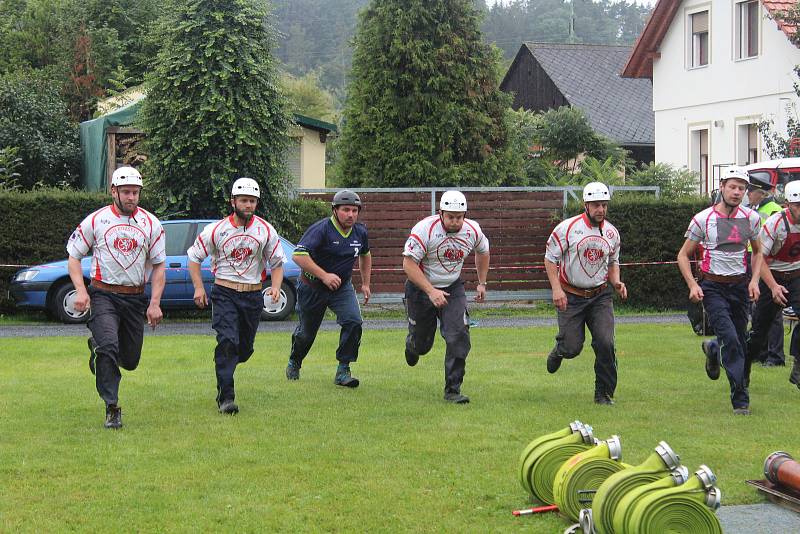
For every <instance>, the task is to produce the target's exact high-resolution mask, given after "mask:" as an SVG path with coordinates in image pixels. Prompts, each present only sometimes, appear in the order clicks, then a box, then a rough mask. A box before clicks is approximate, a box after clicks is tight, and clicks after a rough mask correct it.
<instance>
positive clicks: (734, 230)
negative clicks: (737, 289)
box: [684, 206, 761, 276]
mask: <svg viewBox="0 0 800 534" xmlns="http://www.w3.org/2000/svg"><path fill="white" fill-rule="evenodd" d="M760 228H761V216H759V214H758V212H757V211H755V210H751V209H750V208H744V207H742V206H737V207H736V209H734V211H733V213H732V214H731V215H730V216H726V215H725V214H723V213H720V212H719V211H717V208H716V206H711V207H709V208H706V209H704V210H703V211H701V212H700V213H698V214H697V215H695V216H694V217H693V218H692V222H690V223H689V228H688V229H687V230H686V234H685V236H684V237H686V239H690V240H692V241H697V242H698V243H700V244H701V245H702V246H703V258H702V260H701V261H700V270H701V271H702V272H704V273H711V274H716V275H720V276H736V275H740V274H744V273H745V272H746V271H747V266H746V264H745V262H746V252H747V245H748V243H749V242H750V240H752V239H756V237H757V236H758V231H759V229H760Z"/></svg>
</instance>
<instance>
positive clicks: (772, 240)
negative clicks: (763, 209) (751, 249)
mask: <svg viewBox="0 0 800 534" xmlns="http://www.w3.org/2000/svg"><path fill="white" fill-rule="evenodd" d="M784 214H785V215H786V223H788V224H789V233H788V234H787V233H786V223H784V222H783V215H784ZM758 240H759V241H760V242H761V247H762V248H763V250H764V256H765V257H766V259H767V263H769V268H770V269H772V270H773V271H780V272H784V273H785V272H788V271H795V270H797V269H800V223H798V222H795V221H793V220H792V214H791V213H790V212H789V210H788V209H787V210H783V211H778V212H775V213H773V214H772V215H770V216H769V217H768V218H767V220H766V221H764V226H762V227H761V231H760V232H759V233H758Z"/></svg>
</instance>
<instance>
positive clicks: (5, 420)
mask: <svg viewBox="0 0 800 534" xmlns="http://www.w3.org/2000/svg"><path fill="white" fill-rule="evenodd" d="M554 333H555V328H526V329H489V328H476V329H474V330H473V336H472V337H473V348H472V353H471V355H470V359H469V360H468V362H467V377H466V381H465V384H464V388H463V391H464V393H466V394H468V395H470V396H471V397H472V400H473V402H472V403H471V404H469V405H465V406H456V405H449V404H446V403H445V402H444V401H442V398H441V397H442V388H443V364H442V353H443V350H444V345H443V343H442V341H441V340H440V339H439V340H437V343H436V345H435V346H434V349H433V351H432V353H431V354H429V355H427V356H425V357H423V358H422V360H421V361H420V363H419V364H418V365H417V367H415V368H413V369H412V368H408V367H407V366H406V364H405V360H404V358H403V355H402V346H403V338H404V334H403V332H401V331H399V330H398V331H381V332H370V331H368V332H366V333H365V336H364V340H363V343H362V347H361V357H362V360H361V361H360V362H359V363H357V364H356V365H354V367H353V370H354V374H355V375H356V376H358V377H359V378H360V379H361V380H362V385H361V387H360V388H358V389H356V390H345V389H343V388H337V387H335V386H334V385H333V373H334V368H335V360H334V357H333V353H334V351H335V346H336V340H337V335H336V334H334V333H329V332H322V333H320V335H319V337H318V339H317V343H316V346H315V347H314V349H313V350H312V353H311V354H310V355H309V359H308V360H307V362H306V365H305V366H304V367H303V371H302V378H301V380H300V381H299V382H296V383H290V382H288V381H287V380H286V379H285V378H284V374H283V373H284V366H285V364H286V356H287V351H288V347H289V343H290V339H289V336H288V335H287V334H285V333H276V334H260V335H259V336H258V338H257V340H256V353H255V354H254V355H253V358H252V359H251V360H250V362H248V363H247V364H245V365H243V366H241V367H240V368H239V370H238V372H237V376H236V379H237V394H238V397H237V401H239V405H240V407H241V409H242V412H241V413H240V414H239V415H238V416H235V417H224V416H221V415H219V414H217V413H216V405H215V403H214V394H215V388H214V375H213V364H212V356H211V355H212V351H213V346H214V339H213V337H211V336H184V337H148V338H146V340H145V347H144V355H143V358H142V364H141V367H140V368H139V369H138V370H137V371H136V372H134V373H126V374H125V376H124V378H123V382H122V389H121V405H122V406H123V412H124V424H125V427H124V428H123V429H122V430H120V431H110V430H105V429H103V427H102V421H103V408H102V403H101V401H100V400H99V399H98V397H97V396H96V393H95V390H94V380H93V377H92V376H91V374H90V373H89V370H88V368H87V364H86V360H87V354H86V352H87V351H86V341H85V339H84V338H73V337H70V338H38V339H13V338H12V339H0V354H2V365H0V383H1V384H3V387H2V388H0V414H2V416H1V417H0V477H1V479H2V484H0V531H4V532H20V531H26V532H60V531H95V532H100V531H102V532H109V531H138V532H151V531H159V532H181V531H197V530H201V531H209V532H210V531H226V532H234V531H239V532H257V531H262V532H263V531H285V532H286V531H342V532H349V531H358V532H364V531H369V532H397V531H413V532H509V531H527V532H545V533H547V532H554V533H555V532H562V531H563V530H564V528H565V526H566V522H565V521H564V520H562V519H560V518H558V517H557V516H555V515H552V514H551V515H550V516H548V517H521V518H515V517H513V516H512V515H511V510H513V509H516V508H522V507H525V506H526V504H527V503H528V497H527V496H526V495H525V493H524V490H523V489H522V488H521V487H520V486H519V483H518V481H517V478H516V476H517V474H516V468H517V458H518V455H519V454H520V452H521V451H522V449H523V447H524V446H525V445H526V444H527V443H528V442H529V441H530V440H532V439H533V438H535V437H536V436H539V435H541V434H543V433H546V432H550V431H554V430H557V429H560V428H562V427H565V426H566V425H567V423H568V422H569V421H572V420H574V419H580V420H581V421H584V422H586V423H589V424H591V425H593V426H594V429H595V435H596V436H597V437H599V438H601V439H605V438H607V437H609V436H610V435H611V434H618V435H619V436H620V437H621V440H622V448H623V456H624V460H625V461H626V462H629V463H633V464H637V463H639V462H641V461H643V460H644V459H645V458H646V457H647V456H648V455H649V454H650V451H652V449H653V447H654V446H655V445H656V444H657V443H658V441H659V440H666V441H667V442H669V444H670V445H671V446H672V448H673V449H674V450H675V451H676V452H677V453H678V454H679V455H680V456H681V458H682V460H683V462H684V464H685V465H686V466H687V467H688V468H689V470H690V471H694V470H695V469H696V468H697V466H698V465H699V464H701V463H705V464H708V465H709V466H710V467H711V468H712V470H713V471H714V472H715V473H716V474H717V476H718V478H719V486H720V487H721V489H722V495H723V505H725V504H739V503H751V502H759V501H761V500H762V499H761V497H760V496H758V494H757V493H756V492H755V490H753V489H751V488H750V487H749V486H746V485H745V484H744V480H745V479H749V478H761V477H762V473H761V471H762V465H763V461H764V458H765V457H766V456H767V455H768V454H769V453H771V452H773V451H775V450H786V451H788V452H789V453H790V454H793V455H794V456H795V457H798V456H800V449H797V443H798V442H797V414H798V413H800V391H798V390H797V388H795V387H794V386H791V385H790V384H789V383H788V381H787V378H788V374H789V370H788V368H785V369H762V368H761V367H757V368H755V369H754V372H753V378H752V386H751V395H752V399H751V403H752V409H753V416H751V417H734V416H733V415H732V413H731V407H730V403H729V401H728V385H727V381H726V380H725V378H724V377H722V378H721V379H720V380H719V381H717V382H711V381H709V380H708V379H707V378H706V376H705V373H704V372H703V359H702V357H701V353H700V348H699V346H700V339H699V338H698V337H696V336H695V335H693V334H692V333H691V331H690V329H689V328H688V327H687V326H686V325H621V326H619V327H618V329H617V339H618V358H619V380H620V383H619V387H618V390H617V395H616V400H617V405H616V406H614V407H610V408H609V407H598V406H595V405H594V404H593V403H592V396H593V395H592V394H593V380H594V376H593V371H592V364H593V359H594V358H593V354H592V353H591V349H590V348H589V347H588V346H587V349H588V352H586V351H585V352H584V354H582V355H581V356H580V357H579V358H577V359H575V360H571V361H565V362H564V365H562V367H561V369H560V370H559V372H558V373H557V374H555V375H548V374H547V372H546V371H545V357H546V355H547V353H548V352H549V349H550V347H551V345H552V339H553V335H554Z"/></svg>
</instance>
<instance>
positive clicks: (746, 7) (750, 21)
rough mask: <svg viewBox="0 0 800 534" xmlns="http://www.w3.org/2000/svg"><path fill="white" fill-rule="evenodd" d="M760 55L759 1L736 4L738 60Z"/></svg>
mask: <svg viewBox="0 0 800 534" xmlns="http://www.w3.org/2000/svg"><path fill="white" fill-rule="evenodd" d="M757 55H758V1H757V0H754V1H751V2H739V3H738V4H736V59H746V58H749V57H755V56H757Z"/></svg>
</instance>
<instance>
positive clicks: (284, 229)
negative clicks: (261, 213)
mask: <svg viewBox="0 0 800 534" xmlns="http://www.w3.org/2000/svg"><path fill="white" fill-rule="evenodd" d="M330 214H331V207H330V204H328V203H327V202H323V201H321V200H307V199H304V198H296V199H292V200H291V201H289V206H288V208H287V214H286V218H285V219H282V220H275V221H270V222H271V223H272V224H273V225H275V229H276V230H278V232H279V233H280V234H281V235H282V236H283V237H285V238H286V239H288V240H289V241H291V242H292V243H297V242H298V241H299V240H300V238H301V237H303V232H305V231H306V229H307V228H308V227H309V226H311V225H312V224H313V223H315V222H317V221H318V220H320V219H322V218H325V217H329V216H330Z"/></svg>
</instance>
